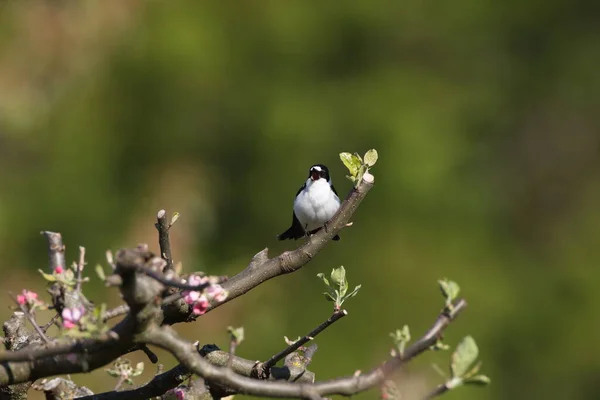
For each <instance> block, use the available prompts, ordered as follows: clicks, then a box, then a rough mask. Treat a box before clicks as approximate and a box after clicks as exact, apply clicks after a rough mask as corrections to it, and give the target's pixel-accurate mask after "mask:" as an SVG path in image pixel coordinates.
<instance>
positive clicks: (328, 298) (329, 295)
mask: <svg viewBox="0 0 600 400" xmlns="http://www.w3.org/2000/svg"><path fill="white" fill-rule="evenodd" d="M323 294H324V295H325V298H326V299H327V301H336V300H335V297H333V296H332V295H331V293H329V292H323Z"/></svg>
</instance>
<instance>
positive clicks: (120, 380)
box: [115, 376, 125, 391]
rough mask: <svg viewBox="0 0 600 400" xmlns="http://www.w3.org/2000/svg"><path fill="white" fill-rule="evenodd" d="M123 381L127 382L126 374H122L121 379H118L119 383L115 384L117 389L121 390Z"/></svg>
mask: <svg viewBox="0 0 600 400" xmlns="http://www.w3.org/2000/svg"><path fill="white" fill-rule="evenodd" d="M123 382H125V377H124V376H120V377H119V379H118V380H117V384H116V385H115V391H118V390H119V388H120V387H121V385H122V384H123Z"/></svg>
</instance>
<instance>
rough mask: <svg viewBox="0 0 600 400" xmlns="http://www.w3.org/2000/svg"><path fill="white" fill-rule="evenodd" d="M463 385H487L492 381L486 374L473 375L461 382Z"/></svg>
mask: <svg viewBox="0 0 600 400" xmlns="http://www.w3.org/2000/svg"><path fill="white" fill-rule="evenodd" d="M463 383H464V384H465V385H475V386H487V385H489V384H490V383H492V380H491V379H490V378H488V377H487V376H486V375H475V376H473V377H471V378H469V379H465V380H464V382H463Z"/></svg>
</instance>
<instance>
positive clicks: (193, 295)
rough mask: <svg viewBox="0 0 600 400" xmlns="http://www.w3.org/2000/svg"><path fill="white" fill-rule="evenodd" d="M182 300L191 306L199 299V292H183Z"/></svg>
mask: <svg viewBox="0 0 600 400" xmlns="http://www.w3.org/2000/svg"><path fill="white" fill-rule="evenodd" d="M183 298H184V299H185V302H186V303H188V304H193V303H195V302H197V301H198V299H199V298H200V292H196V291H190V290H186V291H185V292H183Z"/></svg>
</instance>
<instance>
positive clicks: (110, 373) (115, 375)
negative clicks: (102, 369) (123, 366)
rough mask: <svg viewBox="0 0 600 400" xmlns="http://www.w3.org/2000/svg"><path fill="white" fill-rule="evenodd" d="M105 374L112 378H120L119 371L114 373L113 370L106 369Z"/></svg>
mask: <svg viewBox="0 0 600 400" xmlns="http://www.w3.org/2000/svg"><path fill="white" fill-rule="evenodd" d="M106 373H107V374H109V375H110V376H112V377H114V378H116V377H118V376H121V373H120V372H119V371H115V370H114V369H107V370H106Z"/></svg>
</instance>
